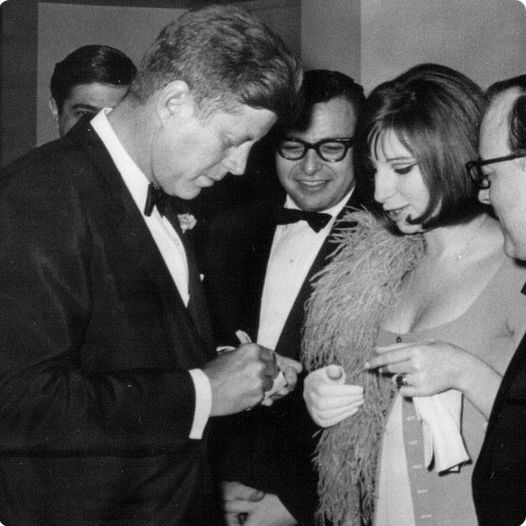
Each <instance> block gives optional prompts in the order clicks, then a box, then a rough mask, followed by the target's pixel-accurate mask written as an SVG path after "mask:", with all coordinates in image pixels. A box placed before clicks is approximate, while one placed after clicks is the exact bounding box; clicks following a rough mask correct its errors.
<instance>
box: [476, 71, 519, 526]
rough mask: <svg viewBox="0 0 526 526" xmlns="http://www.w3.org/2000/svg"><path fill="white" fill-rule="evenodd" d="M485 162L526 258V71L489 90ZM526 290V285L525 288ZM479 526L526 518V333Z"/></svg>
mask: <svg viewBox="0 0 526 526" xmlns="http://www.w3.org/2000/svg"><path fill="white" fill-rule="evenodd" d="M488 99H489V106H488V109H487V110H486V113H485V115H484V119H483V121H482V125H481V129H480V147H479V150H480V160H478V161H473V162H471V163H468V165H467V168H468V170H469V171H470V173H471V174H472V176H473V177H474V179H475V180H476V181H477V182H478V183H479V185H480V186H481V190H480V194H479V199H480V200H481V201H482V202H483V203H487V204H490V205H492V206H493V208H494V210H495V213H496V214H497V216H498V218H499V221H500V223H501V227H502V230H503V232H504V239H505V246H504V248H505V250H506V253H507V254H508V255H509V256H511V257H514V258H518V259H520V260H524V261H526V75H522V76H519V77H515V78H512V79H509V80H505V81H502V82H498V83H496V84H494V85H493V86H491V87H490V88H489V90H488ZM523 293H526V286H525V288H524V289H523ZM473 496H474V500H475V507H476V510H477V516H478V520H479V524H480V526H495V525H497V524H502V525H504V524H505V525H506V526H519V525H521V524H524V523H525V522H526V336H525V337H524V338H523V340H522V342H521V343H520V344H519V347H518V349H517V351H516V352H515V355H514V357H513V359H512V360H511V362H510V364H509V366H508V369H507V371H506V373H505V374H504V377H503V379H502V383H501V384H500V388H499V390H498V392H497V396H496V399H495V402H494V404H493V408H492V411H491V415H490V418H489V421H488V427H487V430H486V437H485V440H484V444H483V446H482V450H481V453H480V456H479V458H478V460H477V464H476V466H475V470H474V472H473Z"/></svg>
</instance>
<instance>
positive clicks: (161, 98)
mask: <svg viewBox="0 0 526 526" xmlns="http://www.w3.org/2000/svg"><path fill="white" fill-rule="evenodd" d="M156 110H157V114H158V115H159V118H160V119H161V122H164V120H165V119H167V118H170V117H173V116H180V117H183V116H185V115H192V114H193V111H194V101H193V97H192V94H191V92H190V88H189V86H188V84H187V83H186V82H184V81H183V80H174V81H172V82H170V83H169V84H167V85H166V86H165V87H164V88H163V89H161V90H160V91H159V92H158V94H157V99H156Z"/></svg>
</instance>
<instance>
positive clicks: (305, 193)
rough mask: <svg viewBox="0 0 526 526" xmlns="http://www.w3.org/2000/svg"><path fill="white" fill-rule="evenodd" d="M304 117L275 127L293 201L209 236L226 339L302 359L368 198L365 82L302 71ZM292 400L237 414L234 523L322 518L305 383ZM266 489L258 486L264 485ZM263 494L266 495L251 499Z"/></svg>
mask: <svg viewBox="0 0 526 526" xmlns="http://www.w3.org/2000/svg"><path fill="white" fill-rule="evenodd" d="M303 95H304V100H305V104H304V107H303V110H302V112H301V115H300V117H299V118H298V119H297V120H296V121H295V122H293V123H287V124H285V125H284V126H282V127H281V128H280V129H278V130H274V132H275V133H274V134H273V135H274V136H275V138H276V143H275V145H276V150H275V163H276V171H277V175H278V179H279V182H280V183H281V186H282V187H283V188H284V190H285V192H286V197H285V198H284V203H283V202H282V203H280V206H279V207H278V206H276V203H273V202H268V201H265V202H259V203H255V204H254V203H251V204H250V205H249V206H247V207H245V208H243V209H241V210H238V211H236V212H234V213H230V214H228V215H227V216H224V215H223V216H219V217H218V218H217V219H216V221H215V222H214V224H213V225H212V230H211V234H210V236H209V240H210V241H209V243H207V247H206V251H205V252H206V257H205V261H206V266H207V267H208V268H205V269H204V273H205V287H206V288H207V291H208V293H209V301H210V304H211V311H212V318H213V321H214V325H215V328H216V333H217V337H218V339H219V341H218V343H219V344H231V345H232V344H233V343H234V341H232V338H233V336H234V333H235V331H236V330H237V329H243V330H245V331H247V332H248V333H249V334H250V336H252V338H253V339H254V340H255V341H258V342H266V345H267V346H268V347H269V348H271V349H274V350H276V352H278V353H279V352H283V353H284V354H285V355H286V356H288V357H290V358H294V359H296V360H299V359H300V354H301V329H302V326H303V322H304V315H305V314H304V313H305V309H304V305H305V301H306V300H307V299H308V297H309V295H310V291H311V283H310V279H311V277H312V276H314V274H316V273H317V272H318V271H320V270H321V269H322V268H323V267H324V265H326V264H327V263H328V256H329V254H330V253H331V252H332V251H333V250H334V248H335V244H334V243H331V242H330V241H329V239H328V238H329V236H330V233H331V232H332V230H333V227H334V224H335V222H336V220H337V218H339V217H341V216H342V215H343V213H344V209H345V207H346V205H354V206H359V205H360V203H361V200H360V199H359V198H358V193H357V190H358V189H357V188H355V180H354V172H353V162H352V145H353V136H354V132H355V126H356V121H357V118H358V114H359V113H360V111H361V109H362V107H363V105H364V102H365V99H364V95H363V89H362V87H361V86H360V85H358V84H356V83H355V82H353V80H352V79H351V78H349V77H348V76H347V75H344V74H342V73H340V72H337V71H327V70H313V71H308V72H307V73H306V74H305V77H304V83H303ZM289 396H290V397H291V398H290V400H289V401H288V402H287V403H281V401H279V402H276V404H275V405H276V407H275V409H272V408H267V407H265V408H261V410H259V409H258V410H252V411H250V412H249V413H245V414H244V415H241V416H240V417H239V418H233V419H230V420H229V422H228V424H227V425H225V426H224V427H223V429H222V430H221V432H219V433H218V434H219V435H220V437H221V438H222V439H223V444H222V445H221V447H219V448H218V453H217V455H219V456H220V458H221V460H222V464H223V466H222V468H223V469H222V473H221V475H222V477H223V480H224V481H226V483H225V484H224V486H223V487H224V499H225V502H224V509H225V514H226V515H225V516H226V519H227V523H228V524H229V525H230V524H238V523H239V522H238V521H241V522H242V521H244V520H245V519H246V521H247V524H258V525H270V524H272V525H281V526H286V525H292V524H301V525H302V526H310V525H313V524H314V512H315V510H316V508H317V505H318V496H317V488H316V486H317V475H316V472H315V469H314V466H313V464H312V456H313V453H314V450H315V446H316V442H317V441H316V438H315V437H313V435H314V434H315V432H316V430H317V429H318V428H317V427H316V425H315V424H314V423H313V422H312V420H311V419H310V417H309V415H308V413H307V410H306V408H305V404H304V402H303V399H302V387H300V386H296V389H295V390H294V392H293V393H291V395H289ZM257 490H260V491H259V492H258V491H257ZM254 496H258V497H259V500H254V499H252V500H251V497H254Z"/></svg>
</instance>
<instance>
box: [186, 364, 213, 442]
mask: <svg viewBox="0 0 526 526" xmlns="http://www.w3.org/2000/svg"><path fill="white" fill-rule="evenodd" d="M188 372H189V373H190V376H191V377H192V381H193V382H194V388H195V411H194V421H193V423H192V429H190V438H192V439H194V440H201V438H203V431H204V430H205V426H206V424H207V422H208V419H209V418H210V411H211V410H212V388H211V387H210V380H209V379H208V376H206V374H205V373H204V372H203V371H201V369H192V370H190V371H188Z"/></svg>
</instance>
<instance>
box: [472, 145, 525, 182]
mask: <svg viewBox="0 0 526 526" xmlns="http://www.w3.org/2000/svg"><path fill="white" fill-rule="evenodd" d="M520 157H526V150H520V151H518V152H515V153H512V154H510V155H504V157H493V158H492V159H483V160H479V161H469V162H468V163H466V170H467V172H468V175H469V176H470V177H471V179H473V182H474V183H475V184H476V185H477V186H478V187H479V188H480V189H481V190H484V189H486V188H489V187H490V181H489V179H488V177H487V176H486V174H485V173H484V171H483V170H482V167H483V166H487V165H488V164H495V163H503V162H504V161H511V160H512V159H519V158H520Z"/></svg>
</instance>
